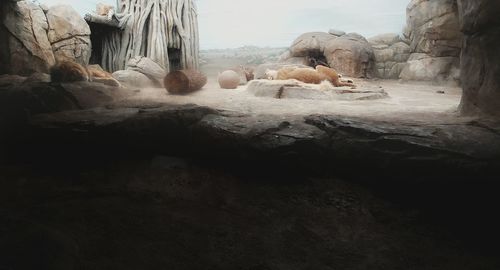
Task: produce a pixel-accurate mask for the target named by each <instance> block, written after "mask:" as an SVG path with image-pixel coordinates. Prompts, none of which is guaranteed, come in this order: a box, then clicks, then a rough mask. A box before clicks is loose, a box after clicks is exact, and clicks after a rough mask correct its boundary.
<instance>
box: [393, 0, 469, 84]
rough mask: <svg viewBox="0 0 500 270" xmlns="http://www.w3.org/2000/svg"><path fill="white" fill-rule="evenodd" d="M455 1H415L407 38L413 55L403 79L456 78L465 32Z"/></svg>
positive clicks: (409, 15) (453, 79) (407, 28)
mask: <svg viewBox="0 0 500 270" xmlns="http://www.w3.org/2000/svg"><path fill="white" fill-rule="evenodd" d="M456 2H457V1H456V0H435V1H430V0H412V1H411V2H410V4H409V5H408V8H407V26H406V29H405V31H404V38H405V39H406V40H408V42H409V43H410V48H411V52H412V55H411V56H410V58H409V60H408V64H407V65H406V66H405V68H404V69H403V71H402V73H401V76H400V77H401V79H403V80H424V81H435V80H438V81H457V82H458V80H459V70H458V69H459V63H460V61H459V55H460V50H461V40H462V35H461V33H460V29H459V22H458V9H457V3H456Z"/></svg>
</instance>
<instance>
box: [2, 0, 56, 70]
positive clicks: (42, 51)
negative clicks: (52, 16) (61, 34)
mask: <svg viewBox="0 0 500 270" xmlns="http://www.w3.org/2000/svg"><path fill="white" fill-rule="evenodd" d="M0 13H1V14H0V15H1V16H0V20H1V21H0V45H1V46H0V73H9V74H19V75H29V74H31V73H34V72H36V71H40V72H45V73H48V71H49V68H50V67H51V66H52V65H54V64H55V58H54V53H53V52H52V46H51V44H50V42H49V39H48V37H47V31H48V29H49V25H48V23H47V18H46V17H45V13H44V11H43V10H42V8H40V6H38V5H36V4H34V3H32V2H31V1H17V2H12V1H10V2H6V3H2V4H0Z"/></svg>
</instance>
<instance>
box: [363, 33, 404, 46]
mask: <svg viewBox="0 0 500 270" xmlns="http://www.w3.org/2000/svg"><path fill="white" fill-rule="evenodd" d="M400 41H401V38H400V37H399V35H398V34H393V33H387V34H380V35H376V36H374V37H371V38H369V39H368V42H370V44H372V45H379V44H380V45H389V46H390V45H392V44H396V43H398V42H400Z"/></svg>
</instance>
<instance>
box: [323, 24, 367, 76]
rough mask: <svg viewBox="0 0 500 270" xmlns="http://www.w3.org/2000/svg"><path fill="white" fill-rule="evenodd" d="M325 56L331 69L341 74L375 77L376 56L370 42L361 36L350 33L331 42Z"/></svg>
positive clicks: (326, 47) (326, 48) (327, 45)
mask: <svg viewBox="0 0 500 270" xmlns="http://www.w3.org/2000/svg"><path fill="white" fill-rule="evenodd" d="M324 55H325V58H326V60H327V61H328V64H329V65H330V67H332V68H334V69H335V70H337V71H338V72H339V73H341V74H344V75H348V76H351V77H357V78H371V77H374V75H375V55H374V52H373V49H372V47H371V45H370V43H368V41H367V40H366V39H365V38H364V37H363V36H361V35H359V34H356V33H349V34H346V35H343V36H341V37H338V38H335V39H331V40H329V41H328V42H327V43H326V45H325V51H324Z"/></svg>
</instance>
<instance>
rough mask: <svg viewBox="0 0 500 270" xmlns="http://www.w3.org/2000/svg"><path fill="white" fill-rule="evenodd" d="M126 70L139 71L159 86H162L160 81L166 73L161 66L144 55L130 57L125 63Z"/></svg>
mask: <svg viewBox="0 0 500 270" xmlns="http://www.w3.org/2000/svg"><path fill="white" fill-rule="evenodd" d="M127 70H133V71H137V72H140V73H142V74H144V75H146V76H147V77H148V78H149V79H151V80H152V81H154V82H155V84H156V85H159V86H161V87H163V85H162V82H163V79H164V78H165V76H166V75H167V72H166V71H165V69H164V68H163V67H162V66H160V65H159V64H157V63H156V62H155V61H153V60H151V59H150V58H147V57H144V56H136V57H134V58H131V59H130V60H129V61H128V63H127Z"/></svg>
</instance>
